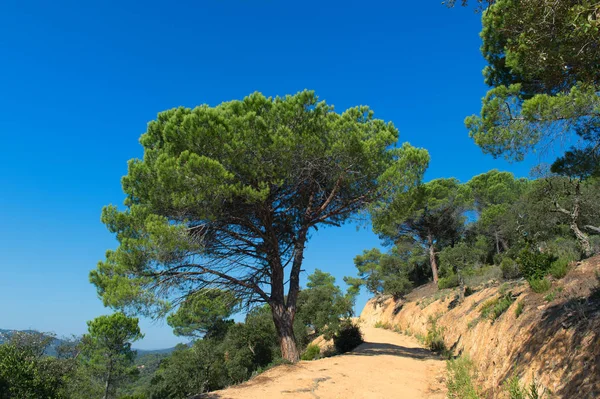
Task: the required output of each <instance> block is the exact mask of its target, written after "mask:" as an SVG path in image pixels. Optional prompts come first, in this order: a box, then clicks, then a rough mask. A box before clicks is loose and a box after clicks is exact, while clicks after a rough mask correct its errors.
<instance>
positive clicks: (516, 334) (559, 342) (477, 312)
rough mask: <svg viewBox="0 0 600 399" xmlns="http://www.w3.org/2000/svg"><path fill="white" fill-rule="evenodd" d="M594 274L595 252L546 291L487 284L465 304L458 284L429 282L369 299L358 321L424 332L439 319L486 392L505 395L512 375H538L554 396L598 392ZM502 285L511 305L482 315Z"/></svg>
mask: <svg viewBox="0 0 600 399" xmlns="http://www.w3.org/2000/svg"><path fill="white" fill-rule="evenodd" d="M599 273H600V256H597V257H594V258H590V259H588V260H587V261H584V262H581V263H580V264H578V265H576V266H574V267H573V268H572V270H571V271H570V272H569V273H568V274H567V276H566V277H565V278H563V279H562V280H554V281H553V283H552V288H551V290H550V291H548V292H546V293H543V294H536V293H534V292H532V291H531V289H530V288H529V286H528V284H527V282H525V281H512V282H508V283H505V284H501V283H499V282H496V283H487V284H485V285H484V286H482V287H479V288H478V289H477V290H476V292H475V293H474V294H472V295H470V296H468V297H467V298H465V300H464V302H462V303H459V301H458V293H457V290H456V289H455V290H441V291H439V292H435V291H432V290H431V287H430V286H429V285H428V286H423V287H420V288H419V289H417V290H415V291H413V292H412V293H411V295H409V296H407V298H406V299H405V300H399V301H396V300H394V299H393V298H389V297H388V298H378V299H372V300H371V301H369V303H367V305H366V306H365V309H364V310H363V312H362V314H361V320H362V322H363V323H364V324H366V325H370V326H374V325H375V324H376V323H377V322H380V323H382V324H384V325H386V326H387V327H389V328H394V329H397V330H399V331H403V332H405V333H406V334H420V335H422V336H424V335H426V334H427V331H428V329H429V328H430V326H431V321H430V320H432V319H434V320H437V326H438V328H442V329H443V331H444V332H443V338H444V341H445V344H446V347H447V348H451V349H452V350H453V353H454V355H460V354H466V355H469V356H470V358H471V359H472V360H473V362H474V363H475V365H476V367H477V369H478V371H479V378H478V379H477V384H478V386H479V387H480V388H481V390H482V396H483V397H485V398H504V397H505V392H504V389H503V383H504V382H505V381H506V380H507V379H508V378H510V377H512V376H517V377H518V378H519V379H520V380H521V382H522V383H523V384H529V383H530V382H531V381H532V379H534V378H535V381H536V383H538V384H539V385H541V387H540V389H542V388H543V389H546V392H551V393H552V398H565V399H570V398H578V399H588V398H589V399H592V398H600V287H599V286H598V282H599V280H598V277H597V275H598V274H599ZM434 288H435V287H434ZM503 292H504V293H506V292H509V293H510V294H511V295H512V296H513V297H514V298H515V300H514V302H513V303H512V305H511V306H510V307H509V308H508V309H506V311H505V312H504V313H502V314H501V315H499V317H498V318H497V319H496V320H489V319H485V318H482V316H481V311H482V308H483V307H484V306H485V304H486V302H487V301H490V300H491V299H494V298H499V297H501V296H503V295H504V294H503ZM517 307H521V308H522V314H520V315H517V313H516V309H517Z"/></svg>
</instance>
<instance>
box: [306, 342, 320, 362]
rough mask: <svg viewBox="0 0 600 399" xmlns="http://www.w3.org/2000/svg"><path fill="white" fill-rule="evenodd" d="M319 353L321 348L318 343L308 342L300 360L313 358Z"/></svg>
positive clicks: (318, 355)
mask: <svg viewBox="0 0 600 399" xmlns="http://www.w3.org/2000/svg"><path fill="white" fill-rule="evenodd" d="M320 355H321V348H319V345H316V344H310V345H308V347H307V348H306V350H305V351H304V353H303V354H302V360H315V359H318V358H319V357H320Z"/></svg>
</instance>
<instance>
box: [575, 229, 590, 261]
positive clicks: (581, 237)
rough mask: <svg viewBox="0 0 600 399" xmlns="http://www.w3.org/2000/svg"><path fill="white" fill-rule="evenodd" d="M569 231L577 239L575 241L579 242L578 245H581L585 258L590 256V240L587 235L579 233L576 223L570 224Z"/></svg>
mask: <svg viewBox="0 0 600 399" xmlns="http://www.w3.org/2000/svg"><path fill="white" fill-rule="evenodd" d="M571 230H573V233H575V237H577V241H579V244H580V245H581V248H582V249H583V252H584V253H585V256H586V257H588V256H591V255H592V246H591V244H590V239H589V237H588V235H587V234H585V233H584V232H583V231H581V230H580V229H579V226H577V223H575V222H572V223H571Z"/></svg>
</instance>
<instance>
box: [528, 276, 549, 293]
mask: <svg viewBox="0 0 600 399" xmlns="http://www.w3.org/2000/svg"><path fill="white" fill-rule="evenodd" d="M527 281H528V282H529V286H530V287H531V289H532V291H533V292H535V293H538V294H542V293H544V292H546V291H548V290H549V289H550V288H551V287H552V283H551V282H550V281H549V280H548V279H545V278H530V279H529V280H527Z"/></svg>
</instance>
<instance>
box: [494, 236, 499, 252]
mask: <svg viewBox="0 0 600 399" xmlns="http://www.w3.org/2000/svg"><path fill="white" fill-rule="evenodd" d="M494 237H495V238H496V253H497V254H500V239H499V238H498V232H497V231H495V232H494Z"/></svg>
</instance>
